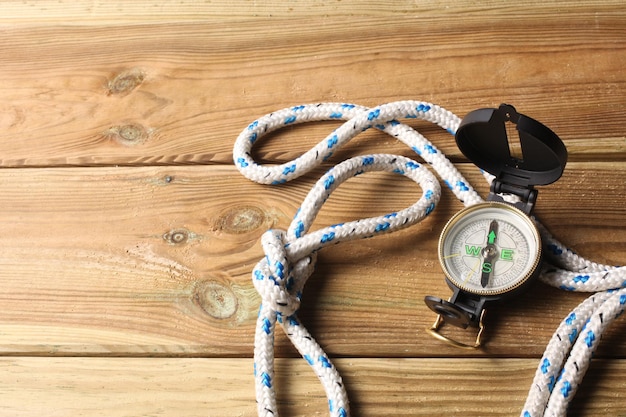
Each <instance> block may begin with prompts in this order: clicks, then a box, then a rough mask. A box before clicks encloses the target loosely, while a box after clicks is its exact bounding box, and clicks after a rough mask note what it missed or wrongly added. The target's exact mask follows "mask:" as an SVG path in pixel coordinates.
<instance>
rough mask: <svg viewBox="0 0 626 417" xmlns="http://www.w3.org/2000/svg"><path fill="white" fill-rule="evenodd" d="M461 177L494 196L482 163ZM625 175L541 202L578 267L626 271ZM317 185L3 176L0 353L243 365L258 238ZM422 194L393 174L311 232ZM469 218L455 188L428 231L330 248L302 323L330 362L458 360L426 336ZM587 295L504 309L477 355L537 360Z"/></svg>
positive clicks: (342, 202) (615, 172)
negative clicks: (432, 306) (452, 234)
mask: <svg viewBox="0 0 626 417" xmlns="http://www.w3.org/2000/svg"><path fill="white" fill-rule="evenodd" d="M462 170H463V172H465V173H466V174H467V176H468V178H469V179H470V181H471V182H472V183H474V184H477V185H479V186H480V189H481V191H482V192H484V191H485V188H486V184H484V181H482V179H481V178H480V174H479V173H478V172H477V170H476V169H475V168H474V167H468V166H462ZM625 170H626V165H624V164H623V163H572V164H570V165H569V166H568V170H567V172H566V175H565V176H564V178H563V179H562V180H561V182H559V183H557V184H556V185H554V186H552V187H546V189H545V190H544V191H542V192H541V194H540V200H539V203H538V209H537V213H538V215H539V216H540V217H541V218H542V219H544V221H545V223H546V225H548V227H549V228H550V229H552V230H553V232H554V233H555V235H556V236H558V237H560V238H561V239H562V240H563V241H564V242H567V243H569V244H570V245H571V246H572V247H573V248H575V249H576V250H577V251H578V252H579V253H581V254H583V255H584V256H587V257H589V258H591V259H596V260H598V261H603V262H609V263H611V264H620V263H623V262H624V258H623V253H624V252H625V251H626V240H625V236H626V234H625V233H624V230H625V229H626V216H625V215H624V214H625V212H624V206H623V197H622V194H621V186H622V184H623V182H622V178H623V175H624V174H626V172H625ZM312 181H313V179H312V178H310V177H309V178H304V179H301V180H298V181H295V182H294V183H291V184H286V185H284V186H278V187H271V186H262V185H258V184H255V183H251V182H249V181H248V180H246V179H245V178H243V177H241V176H240V175H239V173H238V172H237V171H236V170H235V168H234V167H232V166H228V167H226V166H207V167H143V168H98V169H96V168H59V169H19V170H17V169H10V170H2V171H0V189H2V196H3V198H2V203H1V204H2V210H3V216H2V219H1V220H0V227H1V228H2V230H3V233H2V234H1V235H0V252H1V253H2V265H3V267H2V269H0V282H2V283H3V287H4V290H3V292H2V294H1V295H0V300H1V303H2V306H3V311H2V313H1V314H0V351H2V352H4V353H6V354H13V355H15V354H20V353H22V354H24V353H27V354H30V355H48V354H55V355H76V354H77V355H117V356H120V355H133V356H138V355H156V356H163V355H180V356H196V355H203V356H206V355H214V356H250V355H251V352H252V340H253V334H254V325H255V319H256V312H257V308H258V304H259V298H258V296H257V295H256V292H255V291H254V289H253V286H252V283H251V280H250V273H251V270H252V267H253V265H254V264H255V263H256V262H257V261H258V260H259V259H261V257H262V256H263V254H262V251H261V248H260V245H259V238H260V236H261V234H262V233H263V232H264V231H265V230H266V229H268V228H270V227H279V228H287V226H288V224H289V222H290V219H291V218H292V216H293V214H294V213H295V212H296V209H297V207H298V205H299V203H300V202H301V201H302V200H303V198H304V196H305V194H306V192H307V190H308V189H309V187H310V186H311V184H312ZM419 195H420V191H419V189H418V187H416V186H415V184H413V183H412V182H410V181H408V180H406V179H403V178H401V177H397V176H392V174H380V175H376V174H367V175H365V176H360V177H358V178H355V179H354V180H351V181H349V182H348V183H346V184H345V185H343V186H342V187H341V188H340V189H339V190H338V191H337V192H336V193H335V194H334V195H333V196H331V198H330V199H329V200H328V202H327V205H326V206H325V207H324V208H322V210H321V212H320V215H319V217H318V220H317V221H316V223H315V224H314V226H313V229H315V228H318V227H322V226H324V225H329V224H335V223H338V222H341V221H346V220H351V219H356V218H362V217H369V216H374V215H379V214H382V213H386V212H391V211H394V210H397V209H400V208H403V207H406V206H408V205H409V204H410V203H411V202H413V201H414V200H416V199H417V198H419ZM372 196H378V197H377V199H376V204H375V206H373V205H372V204H371V200H372ZM581 196H582V198H581ZM460 208H461V205H460V203H459V202H457V201H456V200H454V199H453V197H452V196H451V194H450V193H449V192H446V193H444V197H443V199H442V201H441V202H440V204H439V207H438V209H437V210H435V212H434V213H433V214H432V215H431V216H430V218H429V219H428V220H426V221H425V222H424V223H423V224H421V225H418V226H415V227H413V228H410V229H407V230H404V231H401V232H398V233H396V234H391V235H387V236H380V237H377V238H375V239H368V240H362V241H359V242H350V243H345V244H342V245H339V246H336V247H334V248H333V249H332V250H323V251H321V253H320V257H319V266H318V268H317V271H316V273H315V275H314V276H313V277H312V278H311V280H310V283H309V284H308V286H307V290H306V293H305V298H304V303H303V307H302V311H301V316H302V318H303V320H304V322H305V323H306V325H307V326H308V327H309V328H310V329H311V331H312V332H313V334H314V335H316V336H317V337H318V338H319V341H320V343H321V344H322V345H323V346H325V347H326V348H327V349H328V351H329V352H330V353H331V354H333V355H340V356H345V355H350V356H353V355H356V356H358V355H365V356H373V355H380V356H384V357H389V356H399V357H411V356H425V355H426V356H427V355H432V352H433V351H436V352H437V354H438V355H452V356H454V355H457V354H458V351H457V350H456V349H453V348H448V347H446V346H441V344H440V343H439V342H437V341H435V340H434V339H431V338H430V337H427V336H426V335H425V333H424V331H423V329H424V328H425V327H426V326H428V325H430V324H431V321H432V320H433V319H434V317H433V316H432V313H431V312H430V310H428V309H427V308H426V306H425V305H424V304H423V303H422V299H423V297H424V296H425V295H427V294H432V295H439V296H447V294H448V293H449V290H448V289H447V287H446V284H445V283H444V281H443V278H442V273H441V271H440V268H439V266H438V262H437V258H436V245H437V239H438V234H439V231H440V230H441V228H442V227H443V224H444V223H445V221H446V220H447V219H448V218H449V217H450V216H451V215H452V214H453V213H454V212H456V211H457V210H459V209H460ZM582 299H583V295H575V294H569V293H563V292H561V291H559V290H556V289H550V288H548V289H544V288H543V287H542V286H538V287H536V288H535V289H534V290H533V291H531V292H530V293H528V294H527V295H524V296H523V297H520V298H519V299H516V300H515V301H513V302H510V303H507V304H506V305H503V306H499V307H496V308H495V309H494V310H492V311H493V314H492V315H490V317H489V320H488V326H489V329H488V344H487V347H486V349H485V350H484V351H482V352H476V353H475V354H476V355H499V356H522V357H527V356H538V355H540V354H541V352H542V351H543V349H544V346H545V344H546V343H547V340H548V338H549V336H550V335H551V333H552V331H553V330H554V329H555V328H556V326H557V324H558V323H559V321H560V320H561V319H563V318H564V317H565V316H566V315H567V314H568V312H569V311H570V310H571V309H572V308H573V307H574V306H575V305H577V303H578V302H580V301H581V300H582ZM461 334H462V335H466V334H467V333H465V332H463V333H461ZM607 337H608V338H609V339H610V340H611V343H610V344H605V345H603V346H602V348H601V349H600V352H599V355H600V356H615V355H620V352H621V349H623V348H624V346H626V338H624V336H623V334H622V332H619V326H617V327H616V328H615V329H614V330H611V331H610V332H609V336H607ZM277 342H278V346H279V348H278V351H279V353H280V354H281V355H287V356H291V355H294V354H295V352H294V350H293V349H292V348H291V347H290V345H289V343H288V341H287V340H286V339H285V338H284V337H283V336H282V335H279V336H278V339H277Z"/></svg>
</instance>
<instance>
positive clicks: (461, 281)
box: [439, 202, 541, 297]
mask: <svg viewBox="0 0 626 417" xmlns="http://www.w3.org/2000/svg"><path fill="white" fill-rule="evenodd" d="M540 259H541V238H540V236H539V232H538V230H537V228H536V227H535V225H534V224H533V222H532V221H531V220H530V219H529V218H528V216H527V215H526V214H525V213H523V212H522V211H521V210H519V209H517V208H515V207H513V206H511V205H508V204H504V203H499V202H487V203H481V204H477V205H474V206H471V207H468V208H467V209H465V210H463V211H460V212H459V213H457V214H456V215H455V216H454V217H452V219H450V221H449V222H448V224H447V225H446V226H445V227H444V229H443V232H442V233H441V238H440V239H439V261H440V263H441V268H442V269H443V272H444V274H445V275H446V278H447V279H448V281H450V283H451V284H452V285H453V286H454V287H457V288H459V289H461V290H463V291H465V292H467V293H471V294H476V295H480V296H487V297H488V296H500V295H502V294H506V293H508V292H511V291H513V290H516V289H518V288H521V287H523V286H524V284H526V283H528V282H529V281H530V280H531V278H533V277H534V276H535V275H536V274H537V272H538V270H539V268H538V266H539V263H540Z"/></svg>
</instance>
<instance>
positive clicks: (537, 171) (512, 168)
mask: <svg viewBox="0 0 626 417" xmlns="http://www.w3.org/2000/svg"><path fill="white" fill-rule="evenodd" d="M507 122H512V123H514V124H515V125H516V127H517V131H518V133H519V140H520V144H521V148H522V158H515V157H513V156H511V151H510V148H509V141H508V137H507V130H506V123H507ZM456 143H457V145H458V147H459V149H460V150H461V152H463V154H464V155H465V156H466V157H467V158H469V159H470V160H471V161H472V162H473V163H474V164H476V165H477V166H478V167H479V168H481V169H483V170H485V171H487V172H489V173H490V174H492V175H495V176H496V178H497V179H498V180H500V181H501V182H503V183H507V184H511V185H514V186H519V187H524V188H531V187H532V186H533V185H547V184H551V183H553V182H554V181H556V180H558V179H559V178H560V177H561V174H563V170H564V169H565V164H566V163H567V149H566V148H565V145H564V144H563V142H562V141H561V139H559V137H558V136H557V135H556V134H555V133H554V132H553V131H552V130H550V129H549V128H548V127H546V126H545V125H543V124H541V123H539V122H538V121H536V120H534V119H531V118H530V117H528V116H525V115H523V114H521V113H518V112H517V111H516V110H515V108H514V107H513V106H511V105H508V104H501V105H500V107H499V108H497V109H493V108H487V109H478V110H474V111H472V112H470V113H468V114H467V116H465V118H463V121H461V124H460V125H459V128H458V129H457V131H456Z"/></svg>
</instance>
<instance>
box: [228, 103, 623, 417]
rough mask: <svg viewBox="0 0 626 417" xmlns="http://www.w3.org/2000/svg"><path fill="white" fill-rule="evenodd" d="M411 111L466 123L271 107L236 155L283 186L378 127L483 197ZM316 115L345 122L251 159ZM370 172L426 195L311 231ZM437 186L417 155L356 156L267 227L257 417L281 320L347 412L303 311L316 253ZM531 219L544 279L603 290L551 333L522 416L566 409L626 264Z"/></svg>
mask: <svg viewBox="0 0 626 417" xmlns="http://www.w3.org/2000/svg"><path fill="white" fill-rule="evenodd" d="M405 118H419V119H423V120H426V121H429V122H432V123H435V124H437V125H439V126H441V127H442V128H444V129H446V130H447V131H448V132H450V133H452V134H454V132H456V129H457V127H458V125H459V123H460V119H459V118H458V117H457V116H455V115H454V114H453V113H451V112H449V111H447V110H445V109H443V108H441V107H439V106H437V105H434V104H431V103H427V102H421V101H399V102H394V103H388V104H383V105H381V106H378V107H375V108H372V109H369V108H366V107H362V106H357V105H354V104H345V103H319V104H310V105H301V106H296V107H291V108H287V109H283V110H280V111H277V112H274V113H271V114H268V115H266V116H263V117H261V118H260V119H258V120H256V121H254V122H253V123H251V124H250V125H249V126H248V127H247V128H246V129H244V130H243V131H242V132H241V134H240V135H239V137H238V138H237V140H236V142H235V146H234V149H233V159H234V162H235V165H236V166H237V168H238V169H239V170H240V172H241V173H242V174H243V175H244V176H246V177H247V178H249V179H251V180H252V181H256V182H259V183H262V184H282V183H284V182H287V181H290V180H292V179H294V178H297V177H299V176H301V175H303V174H304V173H306V172H309V171H310V170H312V169H313V168H315V167H317V166H319V165H320V164H321V163H322V162H323V161H325V160H327V159H328V158H330V157H331V156H332V155H333V153H334V152H335V151H336V150H337V149H338V148H339V147H340V146H342V145H344V144H345V143H347V142H348V141H349V140H350V139H352V138H353V137H355V136H356V135H358V134H359V133H361V132H362V131H364V130H367V129H369V128H372V127H374V128H376V129H379V130H381V131H383V132H385V133H387V134H389V135H391V136H393V137H395V138H397V139H398V140H400V141H401V142H403V143H405V144H406V145H408V146H409V147H410V148H411V149H412V150H414V151H415V152H416V153H417V155H419V156H420V157H421V158H422V159H423V160H424V161H425V162H426V163H427V164H429V165H430V166H431V167H432V168H433V169H434V171H435V172H436V173H437V174H438V175H439V177H440V178H441V179H442V181H443V182H444V183H445V184H446V185H447V186H448V188H449V189H450V190H452V192H453V193H454V194H455V196H456V197H457V198H458V199H459V200H460V201H461V202H462V203H463V204H464V205H465V206H471V205H473V204H476V203H479V202H481V201H482V199H481V197H480V196H479V195H478V194H477V193H476V191H474V189H473V188H472V186H471V185H470V183H469V182H468V181H467V180H466V179H465V178H463V176H462V175H461V174H460V172H459V171H458V170H457V169H456V168H455V167H454V165H453V164H452V163H451V162H450V161H449V160H448V159H447V158H446V157H445V155H444V154H443V153H441V152H440V151H439V150H438V149H437V148H436V147H435V146H434V145H433V144H432V143H431V142H429V141H428V140H427V139H426V138H425V137H424V136H422V135H421V134H420V133H418V132H417V131H415V130H414V129H413V128H411V127H410V126H408V125H406V124H403V123H400V122H399V121H398V119H405ZM319 120H344V121H345V123H344V124H342V125H341V126H340V127H338V128H337V129H335V130H334V131H333V132H331V133H330V134H329V135H328V136H327V137H326V138H324V139H323V140H322V141H321V142H319V143H318V144H317V145H315V146H314V147H313V148H312V149H311V150H309V151H307V152H305V153H304V154H302V155H301V156H299V157H298V158H296V159H294V160H293V161H290V162H286V163H283V164H281V165H273V166H263V165H259V164H257V163H256V162H255V161H254V159H253V158H252V156H251V150H252V147H253V146H254V145H255V143H256V142H257V141H258V139H260V138H261V137H262V136H264V135H266V134H268V133H270V132H273V131H275V130H278V129H280V128H282V127H285V126H289V125H292V124H296V123H303V122H308V121H319ZM370 171H388V172H394V173H397V174H400V175H404V176H406V177H408V178H410V179H412V180H413V181H415V182H416V183H418V184H419V185H420V187H421V188H422V196H421V198H420V199H419V200H418V201H417V202H415V203H414V204H413V205H411V206H410V207H408V208H405V209H403V210H400V211H397V212H392V213H388V214H385V215H381V216H378V217H372V218H368V219H363V220H356V221H352V222H348V223H343V224H337V225H332V226H328V227H326V228H323V229H321V230H317V231H314V232H309V228H310V226H311V224H312V223H313V220H314V219H315V216H316V215H317V213H318V212H319V210H320V208H321V207H322V205H323V203H324V202H325V201H326V199H327V198H328V197H329V196H330V194H331V193H332V192H333V191H334V190H335V189H336V188H337V187H338V186H339V185H340V184H341V183H343V182H344V181H346V180H347V179H349V178H351V177H353V176H355V175H359V174H363V173H366V172H370ZM484 176H485V178H486V179H487V181H489V182H490V181H491V180H492V179H493V177H492V176H491V175H489V174H487V173H484ZM440 193H441V191H440V186H439V182H438V181H437V180H436V178H435V177H434V176H433V175H432V173H431V172H430V171H429V169H428V168H426V167H425V166H424V165H422V164H420V163H418V162H415V161H413V160H411V159H408V158H405V157H402V156H398V155H387V154H376V155H365V156H358V157H355V158H351V159H348V160H346V161H344V162H342V163H340V164H338V165H336V166H335V167H333V168H332V169H330V170H329V171H328V172H327V173H326V174H325V175H324V176H323V177H322V178H320V180H319V181H318V182H317V183H316V184H315V186H314V187H313V188H312V189H311V191H310V192H309V194H308V195H307V197H306V198H305V200H304V201H303V203H302V206H301V207H300V209H299V210H298V211H297V213H296V215H295V217H294V219H293V221H292V222H291V225H290V226H289V229H288V230H287V231H281V230H270V231H268V232H266V233H265V234H264V235H263V237H262V246H263V250H264V252H265V255H266V256H265V257H264V258H263V259H262V260H261V261H260V262H259V263H258V264H257V265H256V267H255V268H254V270H253V272H252V279H253V282H254V286H255V288H256V289H257V291H258V292H259V294H260V295H261V298H262V304H261V307H260V310H259V317H258V320H257V328H256V333H255V346H254V365H255V382H256V385H255V386H256V398H257V403H258V413H259V416H273V417H276V416H278V409H277V404H276V394H275V385H274V382H275V381H274V331H275V326H276V322H278V323H279V324H280V325H281V327H282V328H283V330H284V332H285V334H286V335H287V336H288V337H289V339H290V340H291V342H292V343H293V344H294V346H295V347H296V348H297V349H298V351H299V352H300V354H301V355H302V357H303V358H304V359H305V360H306V361H307V362H308V363H309V365H311V367H312V368H313V370H314V372H315V373H316V374H317V375H318V377H319V379H320V381H321V383H322V385H323V387H324V390H325V391H326V395H327V397H328V405H329V410H330V415H331V416H338V417H347V416H348V415H349V408H348V397H347V395H346V390H345V388H344V386H343V383H342V380H341V376H340V375H339V373H338V372H337V370H336V368H335V367H334V366H333V364H332V362H331V361H330V359H329V357H328V356H327V355H326V354H325V352H324V350H323V349H322V348H321V347H320V346H319V344H318V343H317V342H316V341H315V339H314V338H313V337H312V336H311V335H310V333H309V332H308V331H307V330H306V329H305V327H304V326H303V325H302V323H301V322H300V321H299V319H298V317H297V310H298V308H299V306H300V300H301V297H302V291H303V288H304V285H305V283H306V280H307V279H308V278H309V277H310V276H311V274H312V273H313V269H314V267H315V261H316V253H317V251H319V250H320V249H321V248H323V247H326V246H329V245H334V244H337V243H340V242H343V241H346V240H352V239H358V238H365V237H373V236H376V235H378V234H381V233H391V232H393V231H396V230H398V229H400V228H403V227H407V226H410V225H413V224H415V223H418V222H419V221H421V220H422V219H424V218H425V217H426V216H427V215H428V214H429V213H430V212H432V210H433V209H434V208H435V206H436V204H437V203H438V201H439V197H440ZM535 222H536V223H537V226H538V227H539V230H540V231H541V234H542V239H543V243H544V246H545V247H546V248H547V252H548V258H549V259H548V260H547V262H545V267H544V270H543V271H542V274H541V276H540V279H541V280H542V281H543V282H545V283H547V284H549V285H552V286H555V287H558V288H561V289H564V290H568V291H588V292H597V293H596V294H594V295H592V296H591V297H590V298H588V299H587V300H586V301H584V302H583V303H581V304H580V305H579V306H578V307H577V308H576V309H575V310H574V311H573V312H572V313H571V314H570V315H569V316H568V317H567V318H566V319H565V320H564V321H563V322H562V323H561V325H560V326H559V328H558V329H557V331H556V332H555V333H554V336H553V337H552V339H551V341H550V342H549V344H548V346H547V348H546V351H545V354H544V356H543V358H542V359H541V361H540V363H539V367H538V369H537V372H536V376H535V379H534V381H533V384H532V386H531V389H530V392H529V395H528V399H527V401H526V404H525V405H524V408H523V410H522V412H521V415H522V416H523V417H539V416H562V415H565V412H566V409H567V405H568V404H569V402H570V401H571V399H572V397H573V396H574V394H575V392H576V388H577V387H578V385H579V384H580V381H581V380H582V378H583V376H584V374H585V372H586V369H587V367H588V365H589V362H590V360H591V355H592V354H593V352H594V350H595V348H596V347H597V345H598V342H599V340H600V338H601V337H602V334H603V332H604V330H605V329H606V328H607V327H608V325H609V324H610V323H611V322H612V321H613V320H614V319H615V318H616V317H617V316H619V315H620V314H621V313H622V312H623V310H624V305H625V304H626V268H625V267H613V266H607V265H601V264H597V263H593V262H590V261H588V260H585V259H583V258H582V257H580V256H578V255H576V254H575V253H574V252H573V251H571V250H569V249H568V248H566V247H565V246H564V245H562V244H561V243H560V242H558V241H557V240H556V239H555V238H554V237H553V236H551V235H550V234H549V233H548V231H547V230H546V229H545V227H543V226H542V225H541V224H540V223H539V222H538V221H537V220H536V219H535Z"/></svg>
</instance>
